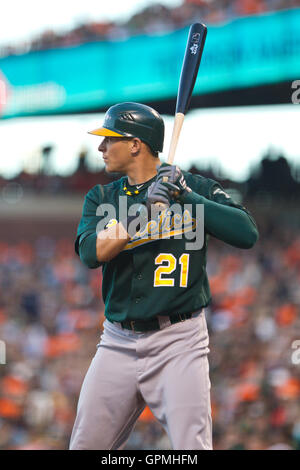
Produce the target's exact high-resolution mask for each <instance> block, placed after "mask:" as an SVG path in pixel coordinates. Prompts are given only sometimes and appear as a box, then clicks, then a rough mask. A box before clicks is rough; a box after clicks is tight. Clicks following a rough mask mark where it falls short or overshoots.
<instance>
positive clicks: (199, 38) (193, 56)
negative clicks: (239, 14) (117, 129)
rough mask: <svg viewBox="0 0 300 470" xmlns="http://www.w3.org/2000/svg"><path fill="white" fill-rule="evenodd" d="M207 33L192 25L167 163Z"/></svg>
mask: <svg viewBox="0 0 300 470" xmlns="http://www.w3.org/2000/svg"><path fill="white" fill-rule="evenodd" d="M206 34H207V27H206V26H205V25H204V24H202V23H194V24H192V26H191V27H190V31H189V36H188V40H187V45H186V50H185V54H184V59H183V64H182V69H181V75H180V80H179V87H178V93H177V102H176V111H175V120H174V126H173V132H172V137H171V143H170V149H169V155H168V160H167V163H169V164H170V165H172V164H173V160H174V156H175V151H176V147H177V143H178V139H179V135H180V131H181V128H182V124H183V120H184V117H185V114H186V112H187V110H188V108H189V105H190V102H191V97H192V93H193V89H194V85H195V82H196V78H197V74H198V69H199V65H200V61H201V57H202V53H203V48H204V44H205V39H206ZM165 178H166V179H167V177H164V181H166V179H165ZM156 205H159V206H160V207H161V209H163V208H164V205H163V204H161V203H159V202H158V203H157V204H156Z"/></svg>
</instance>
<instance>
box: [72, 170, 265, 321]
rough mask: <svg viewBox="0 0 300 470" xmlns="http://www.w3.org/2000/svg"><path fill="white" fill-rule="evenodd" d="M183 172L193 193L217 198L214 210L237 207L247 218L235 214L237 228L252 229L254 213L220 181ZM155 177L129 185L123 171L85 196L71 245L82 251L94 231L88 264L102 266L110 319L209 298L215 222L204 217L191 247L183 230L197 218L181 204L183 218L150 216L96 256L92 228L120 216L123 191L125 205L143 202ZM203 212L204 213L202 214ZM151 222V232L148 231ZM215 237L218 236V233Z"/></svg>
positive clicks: (189, 308)
mask: <svg viewBox="0 0 300 470" xmlns="http://www.w3.org/2000/svg"><path fill="white" fill-rule="evenodd" d="M183 173H184V176H185V178H186V182H187V185H188V186H189V187H190V188H191V189H192V191H193V193H192V194H196V195H199V196H203V198H202V199H201V198H200V201H201V200H203V201H212V202H213V203H215V204H213V205H212V206H213V207H215V208H216V209H217V210H220V209H221V210H222V208H225V206H226V207H231V208H238V209H241V210H240V211H236V210H234V211H233V216H231V217H235V218H236V219H237V216H238V213H240V212H243V213H244V214H243V215H245V217H246V218H245V220H242V221H240V219H239V222H238V223H239V226H240V227H241V230H240V231H241V232H242V231H243V227H244V226H245V232H246V233H247V234H248V233H250V232H249V227H248V225H247V224H251V225H252V228H251V230H252V232H253V231H254V232H255V230H256V226H255V223H254V221H253V219H251V221H250V222H249V221H248V217H249V213H248V211H247V210H246V209H245V208H244V207H243V206H241V205H239V204H236V203H235V202H234V201H233V200H232V198H231V197H230V196H229V195H228V194H226V192H225V191H224V190H223V188H222V187H221V186H220V184H219V183H217V182H216V181H214V180H212V179H208V178H204V177H202V176H200V175H192V174H191V173H188V172H183ZM154 180H155V177H154V178H152V179H151V180H150V181H148V182H146V183H145V184H144V185H143V186H142V188H140V189H137V187H136V186H133V187H131V186H130V185H129V184H128V181H127V178H126V177H122V178H120V179H119V180H118V181H114V182H112V183H110V184H107V185H104V186H102V185H99V184H98V185H96V186H94V187H93V188H92V189H91V190H90V191H89V192H88V194H87V195H86V197H85V201H84V205H83V213H82V218H81V220H80V223H79V226H78V231H77V238H76V243H75V250H76V252H77V254H80V256H81V255H82V254H81V250H84V245H85V241H86V240H87V239H88V237H90V236H92V237H94V238H93V247H94V249H93V253H92V261H91V262H89V267H91V268H97V267H100V266H102V272H103V279H102V296H103V301H104V303H105V316H106V317H107V318H108V319H109V320H111V321H117V322H121V321H125V320H148V319H150V318H153V317H156V316H157V315H172V314H184V313H190V312H193V311H196V310H198V309H200V308H202V307H206V306H207V305H208V304H209V302H210V300H211V293H210V289H209V282H208V278H207V273H206V253H207V242H208V239H209V235H211V234H212V235H214V236H216V234H215V233H214V228H213V226H212V228H211V231H210V230H209V228H208V227H207V226H206V224H205V223H204V237H203V244H202V246H201V248H199V249H196V250H195V249H193V248H189V247H188V244H187V242H188V241H189V240H188V239H187V233H191V232H192V231H193V230H194V229H195V224H196V223H199V220H198V222H197V220H196V217H195V214H194V213H192V211H190V212H189V211H184V210H183V212H182V218H181V220H180V217H179V219H177V220H176V221H175V220H174V217H173V218H172V215H170V214H168V217H166V218H165V219H161V220H160V221H152V222H150V224H152V225H151V226H150V225H148V226H147V227H146V228H145V230H143V231H142V232H138V233H137V234H136V236H134V237H132V238H131V240H130V241H129V242H128V243H127V245H126V246H125V248H124V249H123V250H122V251H121V252H120V253H119V254H118V255H117V256H116V257H115V258H114V259H112V260H111V261H109V262H103V263H100V262H99V261H97V259H96V249H95V244H96V237H95V233H96V232H97V231H98V230H101V227H102V228H104V226H106V227H107V226H111V225H113V224H115V223H117V222H119V221H120V220H124V219H122V215H121V209H120V196H123V198H122V201H123V202H122V204H123V203H126V204H127V206H128V208H129V207H130V206H132V205H133V204H137V203H141V202H143V201H144V198H145V195H146V192H147V188H148V187H149V185H150V184H151V183H152V182H153V181H154ZM106 205H109V206H106ZM103 208H104V209H106V212H104V211H103ZM208 210H213V209H208ZM107 211H108V212H107ZM110 211H111V213H110ZM227 212H228V211H227ZM205 217H206V216H205V215H204V219H205ZM224 217H225V216H224ZM239 217H240V216H239ZM215 218H217V219H218V221H217V223H218V224H219V227H221V228H218V227H216V233H217V234H218V233H219V232H218V230H222V220H220V219H222V212H220V215H219V213H218V214H217V216H216V217H215ZM233 220H235V219H233ZM208 221H209V218H208ZM104 222H105V225H103V224H104ZM224 223H225V224H226V225H227V226H228V220H226V219H225V218H224ZM101 224H102V225H101ZM155 224H156V225H155ZM253 224H254V228H253ZM229 225H232V224H229ZM150 228H151V229H152V232H151V236H150V237H149V230H150ZM236 231H239V228H238V227H237V228H234V233H236ZM217 236H218V235H217ZM219 238H221V239H222V237H221V235H220V236H219ZM254 238H255V234H254ZM225 241H226V240H225ZM236 246H238V244H236ZM245 247H246V246H245ZM249 247H250V245H249Z"/></svg>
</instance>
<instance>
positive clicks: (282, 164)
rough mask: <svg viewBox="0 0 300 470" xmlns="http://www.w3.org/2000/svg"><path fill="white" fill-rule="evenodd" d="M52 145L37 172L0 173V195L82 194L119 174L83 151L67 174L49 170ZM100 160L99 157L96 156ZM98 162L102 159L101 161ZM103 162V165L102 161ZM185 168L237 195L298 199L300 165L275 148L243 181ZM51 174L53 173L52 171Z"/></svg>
mask: <svg viewBox="0 0 300 470" xmlns="http://www.w3.org/2000/svg"><path fill="white" fill-rule="evenodd" d="M51 149H52V147H51V146H49V147H45V148H42V149H41V158H42V163H41V169H40V171H38V172H36V173H27V172H26V171H25V170H23V171H21V172H20V173H19V174H18V175H17V176H15V177H14V178H12V179H9V180H7V179H5V178H3V177H1V175H0V188H3V189H2V192H1V193H2V194H1V193H0V197H1V195H2V197H5V198H6V197H7V198H8V199H9V197H10V194H11V197H12V198H14V197H18V193H19V192H21V193H22V194H23V195H24V196H26V195H30V194H31V195H38V194H44V195H57V194H61V195H64V194H65V195H67V194H71V195H74V194H77V195H78V194H82V193H85V192H87V191H88V190H89V189H90V188H91V187H93V186H94V185H96V184H98V183H100V184H108V183H110V182H111V181H113V180H114V179H117V178H119V177H120V175H118V174H115V175H108V174H107V173H106V172H105V169H104V167H103V166H101V168H98V169H97V168H91V167H90V166H89V163H88V161H89V158H88V157H89V154H88V152H87V151H85V150H83V151H82V152H81V153H80V154H79V155H78V164H77V168H76V170H75V171H74V173H73V174H71V175H69V176H60V175H57V174H54V172H51V171H50V172H49V165H48V164H49V158H50V159H51ZM99 161H100V159H99ZM100 164H101V162H100ZM101 165H102V164H101ZM188 171H190V172H191V173H199V172H200V173H201V174H202V175H203V176H205V177H207V178H212V179H215V180H218V181H219V182H220V183H221V184H223V185H224V186H225V187H227V188H229V187H230V188H232V189H234V190H236V194H238V193H240V196H238V197H251V198H253V197H256V198H258V199H262V198H265V199H269V198H270V194H271V195H272V197H276V198H281V197H289V198H295V199H297V198H300V167H299V166H295V164H291V163H290V162H289V161H288V160H287V159H286V158H285V156H284V155H283V154H281V153H276V152H274V151H270V152H267V153H266V154H265V155H264V156H263V157H262V160H261V161H260V162H259V163H258V164H257V165H256V166H253V167H252V169H251V171H250V173H249V176H248V179H247V180H246V181H244V182H243V183H238V182H236V181H233V180H230V179H228V178H224V176H223V175H222V174H220V172H219V171H218V168H216V167H214V166H211V167H209V168H201V167H200V168H199V167H195V166H192V167H191V168H190V169H189V170H188ZM51 173H52V174H51Z"/></svg>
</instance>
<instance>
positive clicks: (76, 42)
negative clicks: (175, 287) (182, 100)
mask: <svg viewBox="0 0 300 470" xmlns="http://www.w3.org/2000/svg"><path fill="white" fill-rule="evenodd" d="M299 6H300V2H298V1H296V0H289V1H281V0H239V1H234V0H221V1H218V2H217V1H214V0H211V1H208V0H194V1H192V0H190V1H185V2H182V3H181V4H180V5H179V6H176V7H172V6H168V7H166V6H164V5H159V4H155V5H154V4H149V6H147V7H145V8H143V9H140V10H138V11H137V13H136V14H134V15H133V16H132V17H131V18H130V19H128V20H127V21H126V22H122V21H121V20H120V21H119V22H117V21H116V22H111V23H96V22H94V23H82V24H81V25H80V26H78V27H76V28H74V29H72V30H71V31H68V32H67V33H64V34H61V33H60V34H58V33H57V32H56V29H55V26H53V30H52V31H46V32H45V33H43V34H41V35H40V36H38V37H35V38H28V41H27V42H24V43H18V44H13V45H11V44H7V45H2V46H1V52H0V53H1V56H0V74H1V77H2V78H1V79H2V81H1V83H2V88H1V89H0V91H1V93H2V101H1V99H0V102H1V108H0V187H1V191H0V227H1V230H0V339H1V340H2V341H4V342H5V344H6V364H1V365H0V448H1V449H66V448H67V447H68V442H69V437H70V433H71V429H72V425H73V421H74V417H75V411H76V404H77V399H78V394H79V390H80V386H81V382H82V379H83V377H84V374H85V372H86V370H87V367H88V365H89V362H90V360H91V358H92V356H93V354H94V352H95V345H96V343H97V342H98V339H99V336H100V330H101V325H102V322H103V320H104V311H103V303H102V300H101V295H100V291H101V289H100V288H101V272H100V271H99V270H95V271H94V270H88V269H86V268H85V267H84V266H83V265H82V264H81V263H80V260H79V259H78V258H77V257H76V256H75V254H74V249H73V243H74V237H75V233H76V226H77V223H78V221H79V218H80V213H81V208H82V203H83V196H84V194H85V193H86V192H87V191H88V190H89V189H90V188H91V187H92V186H93V185H95V184H97V183H102V184H105V183H107V182H109V181H111V180H112V178H111V177H108V175H106V174H105V173H104V171H103V167H102V166H101V159H100V158H99V155H98V156H97V153H96V147H97V142H96V141H95V140H94V138H93V137H91V139H93V140H92V142H91V143H90V144H87V140H85V139H86V137H82V140H80V138H79V140H78V149H77V148H75V150H73V148H72V146H71V142H70V140H69V139H70V135H71V133H72V131H70V132H69V130H68V129H72V125H74V127H75V124H74V121H72V117H74V113H76V117H77V118H78V119H80V120H81V121H80V122H81V127H80V130H83V129H85V130H88V129H89V128H90V127H88V125H89V124H90V121H89V120H94V119H95V121H96V119H97V120H99V119H100V118H101V116H102V112H103V111H104V110H105V109H106V108H107V106H109V105H110V104H114V103H115V102H116V100H115V98H116V97H118V98H120V101H123V100H126V99H127V98H128V99H130V100H136V101H141V102H145V103H147V104H150V105H153V106H154V107H155V108H156V109H158V111H160V112H161V113H162V114H163V115H164V117H165V119H166V121H167V122H168V123H171V122H172V115H173V113H174V108H175V99H176V86H177V83H178V73H179V71H178V70H177V69H176V70H175V69H172V68H171V70H169V69H168V67H167V66H165V67H163V68H162V69H161V70H160V69H159V66H157V67H158V69H157V70H153V74H155V73H156V71H157V73H158V75H157V80H158V81H157V87H155V86H154V87H152V88H151V86H150V84H149V78H150V81H151V80H152V76H150V77H149V75H148V73H149V72H148V71H147V70H146V68H145V69H143V65H144V66H145V67H146V64H147V60H148V58H149V61H150V62H151V60H152V59H153V57H154V55H153V54H154V53H153V50H151V48H149V50H145V57H144V61H142V62H141V66H140V70H141V73H140V74H139V76H138V79H139V82H137V83H135V84H134V83H132V87H130V86H129V85H130V80H129V79H128V81H129V85H128V86H127V88H126V87H125V88H124V89H123V88H122V86H123V85H124V81H126V83H127V79H126V77H125V75H124V74H125V73H126V70H127V69H126V64H127V62H126V60H128V57H129V59H130V58H132V59H133V58H134V57H135V56H134V51H135V50H136V49H134V48H136V47H142V48H145V47H149V44H152V46H153V47H154V48H156V49H155V51H156V52H155V54H158V51H159V48H160V46H159V45H160V44H166V45H168V46H167V47H168V48H169V49H168V50H170V51H171V43H170V37H172V38H173V39H174V38H175V39H176V37H177V35H178V38H179V39H178V41H179V40H180V41H181V42H182V43H183V48H184V41H182V39H180V38H184V37H185V36H186V34H187V26H188V25H189V24H191V23H192V22H194V21H199V20H201V21H203V22H205V23H206V24H207V25H208V27H209V33H210V31H212V33H211V37H212V43H213V44H212V43H211V45H210V46H209V40H210V39H209V38H210V36H209V35H208V39H207V41H208V42H207V51H208V52H207V56H205V52H206V51H205V52H204V57H203V63H202V65H201V72H200V76H199V79H198V80H197V84H196V89H195V95H194V97H193V99H192V105H191V108H192V109H193V111H191V113H190V116H191V119H192V116H193V113H195V114H194V118H195V119H197V118H199V119H200V117H201V116H202V114H201V113H205V112H207V110H208V109H214V112H216V113H217V114H216V115H215V116H218V113H219V115H220V116H224V120H226V112H227V113H228V115H229V113H231V112H232V107H233V106H234V107H236V109H238V110H239V109H241V108H240V107H241V106H243V107H248V106H249V109H254V105H258V106H259V107H258V108H255V109H256V113H257V114H256V116H257V118H258V119H261V118H260V117H259V116H260V113H263V111H264V109H266V108H265V106H268V109H276V110H277V111H278V113H277V114H276V119H277V120H279V122H280V125H279V129H281V132H280V134H281V133H282V134H284V133H286V132H287V131H288V129H287V126H288V123H287V122H286V121H285V120H284V119H283V118H282V116H283V115H284V114H283V111H282V114H281V110H286V109H288V110H290V111H293V113H294V117H293V119H294V120H295V121H296V123H297V122H298V123H299V115H297V113H295V110H296V109H297V111H298V108H297V105H296V104H293V103H292V94H293V83H295V81H296V80H298V79H300V60H299V59H300V39H299V36H297V31H296V29H297V28H294V26H293V25H295V24H299V23H297V19H298V18H299V15H300V10H299V9H298V8H297V7H299ZM268 22H269V26H268V25H267V24H268ZM275 24H276V25H277V26H276V28H277V29H276V34H274V38H275V39H274V42H272V30H273V26H274V25H275ZM283 25H285V27H283ZM251 28H255V30H254V29H253V36H252V33H251V31H252V30H251ZM268 28H270V29H268ZM293 28H294V29H293ZM116 33H117V36H118V38H120V42H116V41H115V39H112V37H115V35H116ZM232 35H234V37H235V39H237V38H238V37H241V38H242V39H243V41H244V42H243V41H242V40H241V42H240V47H241V49H240V50H239V51H238V52H237V51H236V50H235V49H234V51H235V52H234V54H232V55H231V56H230V57H229V56H226V54H230V51H232V44H231V43H232V41H231V40H230V38H231V36H232ZM239 35H240V36H239ZM270 37H271V39H270ZM218 38H225V39H224V41H225V40H226V41H227V42H226V41H225V42H226V44H225V45H224V43H223V41H222V47H221V44H220V43H219V42H218ZM265 38H268V41H269V43H264V40H265ZM175 39H174V40H175ZM255 41H256V42H255ZM260 41H261V42H260ZM248 42H249V44H250V45H249V44H248ZM242 43H243V44H244V46H245V48H246V49H245V51H243V46H242ZM235 44H236V43H235ZM282 44H283V46H282ZM118 47H120V48H121V52H120V55H118V57H116V56H115V55H113V56H112V57H110V60H111V62H110V64H111V63H114V67H113V75H112V73H111V70H109V69H108V66H106V67H104V68H100V70H101V73H99V71H97V69H96V68H93V67H91V65H92V64H93V63H94V62H92V64H91V63H89V62H87V64H86V65H87V66H88V67H89V70H88V74H92V76H91V77H90V78H91V82H92V85H91V87H95V88H94V91H93V93H91V94H90V95H89V97H88V96H87V95H85V94H84V93H85V91H86V90H87V89H86V88H85V85H87V82H86V81H85V79H84V80H83V79H82V80H78V78H77V77H75V76H74V75H72V74H71V73H70V76H68V74H66V71H65V73H64V74H61V77H59V76H58V77H57V80H58V82H57V83H56V84H55V86H53V83H54V82H53V81H52V82H51V83H52V88H51V87H50V89H49V88H48V89H47V91H46V94H45V88H43V84H44V85H45V83H46V84H47V83H48V85H49V81H48V82H47V80H48V79H47V74H49V76H51V80H54V78H55V77H54V78H53V75H51V74H52V73H54V75H55V71H57V67H56V64H57V63H59V62H56V61H59V60H60V61H61V60H62V58H64V57H68V60H69V61H70V62H69V66H70V67H73V68H74V70H75V69H76V68H77V69H78V63H81V64H82V62H80V61H81V59H82V58H83V57H84V54H83V52H84V51H90V52H91V51H92V52H91V53H92V54H93V55H92V57H93V61H94V60H95V58H97V60H98V62H99V64H101V63H102V62H103V63H104V64H105V63H106V62H105V61H106V60H107V59H108V57H109V55H106V54H107V52H105V51H106V50H109V51H110V52H112V53H113V54H116V51H117V50H119V51H120V49H118ZM214 47H215V51H213V48H214ZM129 48H133V49H129ZM254 49H255V51H254ZM143 50H144V49H143ZM129 52H130V53H129ZM182 53H183V49H182V51H181V54H182ZM82 54H83V55H82ZM103 54H104V57H103ZM249 54H250V55H249ZM220 56H221V57H220ZM171 58H172V61H174V55H173V56H172V54H171ZM221 59H222V60H221ZM218 60H219V62H218ZM60 63H61V62H60ZM72 64H73V65H72ZM106 64H107V63H106ZM180 65H181V63H180V60H179V65H178V67H179V68H180ZM84 66H85V64H84V63H83V64H82V67H80V70H79V77H84V76H85V73H86V71H85V69H84ZM51 67H52V69H51ZM123 67H124V69H123ZM297 67H298V68H297ZM119 68H120V70H122V74H120V76H119V77H118V79H117V77H116V76H115V75H118V70H119ZM53 71H54V72H53ZM159 71H160V73H161V74H162V76H161V79H162V80H163V79H164V75H163V73H165V74H166V76H168V77H169V82H168V86H169V88H167V89H165V90H163V87H162V84H161V82H159ZM24 72H26V73H24ZM218 73H219V74H220V76H219V78H220V79H219V80H216V81H215V83H214V82H213V79H214V77H215V75H214V74H218ZM176 74H177V75H176ZM58 75H59V74H58ZM172 75H174V80H173V81H172V80H171V79H172ZM99 76H100V78H101V80H100V78H99ZM66 77H67V78H68V80H69V81H68V83H66V84H65V86H66V88H65V89H64V93H63V94H58V95H55V92H54V91H53V90H57V85H59V86H60V87H63V85H62V83H63V80H64V79H65V78H66ZM60 79H61V80H62V82H59V80H60ZM125 79H126V80H125ZM110 80H112V83H110ZM153 80H154V79H153ZM201 80H202V81H201ZM80 82H82V83H80ZM3 84H4V85H3ZM75 85H76V86H75ZM68 86H69V87H71V88H70V89H68ZM72 86H74V89H72ZM80 86H81V87H82V88H80ZM89 86H90V85H89ZM97 87H98V88H97ZM101 87H105V88H101ZM174 87H175V88H174ZM97 90H98V93H97ZM109 90H110V92H109ZM90 91H91V90H90ZM150 95H151V96H150ZM61 96H63V99H62V101H60V100H59V99H58V98H59V97H61ZM135 96H136V98H135ZM0 97H1V95H0ZM53 97H54V98H53ZM4 98H5V99H4ZM69 98H70V101H68V100H69ZM296 101H297V100H296ZM296 101H295V103H296ZM68 103H69V104H68ZM64 105H66V108H64ZM67 105H68V106H70V107H69V108H68V107H67ZM279 105H280V106H282V108H281V107H280V106H279ZM224 109H225V112H224ZM243 109H246V108H243ZM247 109H248V108H247ZM66 113H73V116H71V115H70V116H69V118H70V120H68V116H66ZM78 113H80V114H78ZM82 113H84V114H82ZM91 113H93V114H91ZM95 113H97V114H95ZM197 113H200V114H197ZM220 113H224V114H220ZM50 114H51V118H50V117H49V115H50ZM37 115H38V116H40V117H36V116H37ZM58 115H59V116H58ZM61 116H64V117H65V118H66V120H65V121H59V118H60V117H61ZM204 116H207V114H204ZM297 120H298V121H297ZM42 121H43V122H44V123H45V126H46V127H47V125H48V126H49V129H50V130H49V132H48V133H45V132H44V133H43V135H42V137H41V136H40V135H39V136H38V134H39V127H38V125H39V123H40V122H42ZM192 122H193V121H192V120H190V121H188V120H187V121H186V123H185V126H186V127H187V128H188V127H189V123H190V124H191V125H192ZM202 122H203V121H202ZM208 122H209V121H208ZM56 123H57V126H62V131H63V132H64V131H65V139H64V140H65V141H64V142H61V141H59V145H58V142H57V141H56V140H55V138H56V137H55V136H56V134H55V132H54V131H53V129H54V128H55V126H56ZM209 125H210V126H211V122H210V123H209ZM261 125H262V126H266V129H267V128H268V127H267V123H266V122H265V123H264V122H263V119H262V123H261ZM8 126H10V127H9V129H10V135H11V136H14V137H13V138H10V145H9V147H7V146H5V145H4V142H5V139H6V141H7V138H6V136H7V132H8ZM224 126H225V123H224ZM21 127H22V128H25V133H26V130H28V134H29V133H30V132H31V133H32V134H31V135H32V137H31V138H30V141H29V144H27V147H28V145H29V147H28V148H26V152H27V153H26V152H25V150H24V148H23V145H22V144H23V141H22V139H21V138H20V134H19V129H20V128H21ZM295 128H296V127H295ZM78 129H79V127H76V130H75V132H77V133H78ZM232 130H233V137H230V138H228V142H224V151H225V147H226V146H227V147H228V145H229V147H230V146H231V145H232V147H234V148H237V149H238V153H239V154H240V157H235V158H236V160H234V161H233V162H231V164H232V168H231V167H227V168H225V169H226V171H224V168H223V167H222V166H220V163H219V162H220V161H222V151H220V153H219V154H216V155H215V159H214V158H210V159H209V161H208V163H207V162H206V164H205V165H204V160H201V159H198V156H197V151H198V147H201V132H203V133H204V134H206V133H210V139H211V140H213V139H218V134H219V132H220V130H218V129H207V128H205V126H204V128H203V129H199V134H196V135H193V136H191V137H189V139H192V140H193V145H194V148H195V153H194V155H191V158H193V161H192V160H191V161H192V163H189V161H188V163H187V162H186V161H185V165H187V164H188V165H189V166H188V167H186V166H185V169H190V171H192V172H195V173H201V174H203V175H205V176H208V177H212V178H214V179H217V180H218V181H220V182H221V183H222V184H223V186H224V188H226V190H228V191H230V192H231V193H232V194H233V195H234V197H235V198H237V199H239V200H241V201H243V203H244V204H245V205H246V206H247V207H249V209H250V210H251V211H252V212H253V214H254V216H255V218H256V220H257V223H258V227H259V232H260V240H259V242H258V243H257V245H256V246H255V248H254V249H252V250H250V251H241V250H237V249H233V248H231V247H229V246H227V245H225V244H222V243H220V242H218V241H216V240H213V239H212V240H211V242H210V246H209V250H208V273H209V277H210V285H211V290H212V294H213V302H212V304H211V305H210V307H209V308H208V309H207V310H206V315H207V320H208V326H209V330H210V350H211V353H210V370H211V382H212V412H213V422H214V447H215V449H250V450H252V449H275V448H280V449H300V406H299V397H300V373H299V371H300V364H299V363H300V357H299V354H298V355H297V350H296V349H295V345H297V344H296V343H295V342H296V341H297V340H299V342H300V320H299V304H300V291H299V280H300V237H299V225H300V216H299V197H300V184H299V183H300V172H299V164H300V151H299V148H297V147H296V148H295V150H294V154H293V151H291V150H290V149H289V147H288V145H287V146H286V147H284V146H282V147H281V148H276V147H273V148H272V147H270V148H269V149H265V150H264V152H263V153H261V154H254V153H253V155H252V159H250V161H249V162H248V166H247V167H246V170H247V171H246V170H245V171H244V173H243V177H241V176H240V177H236V178H232V177H230V175H231V174H235V173H234V168H235V167H237V166H238V165H239V163H240V162H239V161H238V159H239V158H240V160H241V161H242V160H243V156H244V155H246V154H247V147H248V146H250V143H251V141H252V140H253V141H255V139H256V134H255V132H253V129H252V128H251V127H249V128H246V129H245V130H246V133H248V134H249V140H247V141H245V140H244V139H243V138H242V136H241V135H240V134H239V133H238V132H234V129H232ZM83 132H85V131H83ZM266 134H267V132H266ZM34 135H36V141H37V142H38V145H39V146H38V148H37V144H36V141H35V140H34ZM198 136H199V137H198ZM167 139H169V127H168V135H167ZM267 139H268V137H267V135H266V142H267ZM233 140H234V142H233ZM233 144H234V145H233ZM30 145H31V147H30ZM88 145H90V147H89V146H88ZM57 146H61V148H62V150H61V152H67V149H68V147H69V146H70V147H71V150H72V152H73V157H72V161H71V163H70V166H69V167H68V168H67V169H61V168H59V167H56V166H55V152H56V151H57ZM165 148H167V142H166V146H165ZM69 151H70V150H69ZM22 152H23V153H22ZM93 152H94V153H93ZM184 152H185V146H184V145H183V144H181V146H180V148H179V152H178V156H177V157H176V163H178V164H179V165H181V163H182V164H183V160H184V158H185V155H184ZM15 162H18V165H14V163H15ZM20 162H21V163H20ZM10 163H12V166H11V167H9V170H7V168H8V165H9V164H10ZM225 167H226V165H225ZM298 344H299V343H298ZM126 448H127V449H169V448H170V444H169V441H168V438H167V436H166V435H165V433H164V431H163V430H162V428H161V427H160V425H159V424H158V423H157V421H156V420H155V419H154V418H153V416H152V414H151V411H150V410H149V409H148V408H147V409H146V410H145V412H144V413H143V414H142V416H141V418H140V419H139V421H138V423H137V425H136V427H135V430H134V432H133V434H132V436H131V437H130V439H129V441H128V444H127V447H126Z"/></svg>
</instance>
